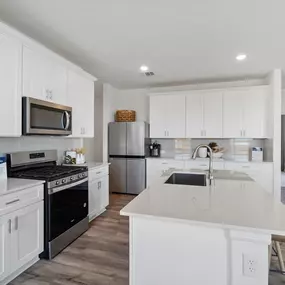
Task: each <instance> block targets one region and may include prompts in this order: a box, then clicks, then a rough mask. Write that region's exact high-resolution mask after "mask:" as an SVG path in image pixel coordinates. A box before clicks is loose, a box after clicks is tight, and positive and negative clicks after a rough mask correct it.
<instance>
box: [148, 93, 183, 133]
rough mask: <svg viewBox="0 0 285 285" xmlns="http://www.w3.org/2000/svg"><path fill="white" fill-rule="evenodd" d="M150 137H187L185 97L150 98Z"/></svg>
mask: <svg viewBox="0 0 285 285" xmlns="http://www.w3.org/2000/svg"><path fill="white" fill-rule="evenodd" d="M150 137H152V138H184V137H185V96H184V95H169V94H164V95H159V96H157V95H151V96H150Z"/></svg>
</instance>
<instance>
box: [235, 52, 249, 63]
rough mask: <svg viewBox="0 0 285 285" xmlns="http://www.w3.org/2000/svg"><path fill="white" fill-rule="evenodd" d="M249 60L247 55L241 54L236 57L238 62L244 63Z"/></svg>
mask: <svg viewBox="0 0 285 285" xmlns="http://www.w3.org/2000/svg"><path fill="white" fill-rule="evenodd" d="M246 58H247V55H246V54H245V53H240V54H238V55H237V56H236V60H238V61H243V60H245V59H246Z"/></svg>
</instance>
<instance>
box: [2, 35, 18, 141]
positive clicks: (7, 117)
mask: <svg viewBox="0 0 285 285" xmlns="http://www.w3.org/2000/svg"><path fill="white" fill-rule="evenodd" d="M0 63H1V64H0V78H1V84H0V98H1V105H2V108H1V112H0V121H1V122H2V123H1V124H0V136H2V137H15V136H16V137H18V136H21V133H22V118H21V113H22V111H21V110H22V107H21V103H22V101H21V64H22V45H21V43H20V42H19V41H17V40H16V39H13V38H11V37H9V36H8V35H6V34H2V33H1V32H0Z"/></svg>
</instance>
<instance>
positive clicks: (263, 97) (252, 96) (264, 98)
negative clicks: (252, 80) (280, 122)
mask: <svg viewBox="0 0 285 285" xmlns="http://www.w3.org/2000/svg"><path fill="white" fill-rule="evenodd" d="M267 108H268V92H267V89H262V88H251V89H249V90H248V91H247V92H246V93H245V94H244V117H243V126H244V127H243V129H244V137H247V138H266V137H268V134H267V131H266V129H267V128H266V126H267Z"/></svg>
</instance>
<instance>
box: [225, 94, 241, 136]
mask: <svg viewBox="0 0 285 285" xmlns="http://www.w3.org/2000/svg"><path fill="white" fill-rule="evenodd" d="M243 106H244V91H239V90H237V91H228V92H225V93H224V95H223V137H224V138H240V137H242V135H243V133H242V130H243V124H242V119H243Z"/></svg>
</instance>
